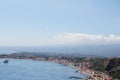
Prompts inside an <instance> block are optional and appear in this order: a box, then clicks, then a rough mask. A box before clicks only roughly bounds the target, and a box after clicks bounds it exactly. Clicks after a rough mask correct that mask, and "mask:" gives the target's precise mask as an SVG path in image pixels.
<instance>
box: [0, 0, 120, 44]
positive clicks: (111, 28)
mask: <svg viewBox="0 0 120 80" xmlns="http://www.w3.org/2000/svg"><path fill="white" fill-rule="evenodd" d="M119 4H120V1H119V0H1V1H0V46H48V45H49V46H50V45H78V44H79V45H81V44H82V45H85V44H93V45H94V44H111V43H113V44H114V43H120V5H119Z"/></svg>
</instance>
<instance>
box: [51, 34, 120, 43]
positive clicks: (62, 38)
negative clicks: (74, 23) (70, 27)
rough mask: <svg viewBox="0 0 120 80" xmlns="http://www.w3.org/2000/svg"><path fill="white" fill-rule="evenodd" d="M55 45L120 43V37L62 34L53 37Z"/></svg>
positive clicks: (112, 35) (111, 35)
mask: <svg viewBox="0 0 120 80" xmlns="http://www.w3.org/2000/svg"><path fill="white" fill-rule="evenodd" d="M53 39H54V40H55V41H56V42H57V43H63V44H105V43H120V36H117V35H114V34H110V35H106V36H105V35H92V34H84V33H68V32H66V33H62V34H58V35H56V36H54V37H53Z"/></svg>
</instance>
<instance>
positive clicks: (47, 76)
mask: <svg viewBox="0 0 120 80" xmlns="http://www.w3.org/2000/svg"><path fill="white" fill-rule="evenodd" d="M70 76H78V77H82V78H84V77H85V75H84V74H80V73H75V69H74V68H72V67H68V66H63V65H60V64H56V63H52V62H44V61H33V60H18V59H10V61H9V63H8V64H4V63H3V59H0V80H77V79H69V77H70Z"/></svg>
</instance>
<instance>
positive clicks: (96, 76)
mask: <svg viewBox="0 0 120 80" xmlns="http://www.w3.org/2000/svg"><path fill="white" fill-rule="evenodd" d="M0 59H6V58H0ZM7 59H19V60H20V58H7ZM23 59H24V60H35V61H48V62H55V63H58V64H63V65H65V66H71V67H75V68H76V72H80V73H82V74H85V75H86V78H85V79H83V80H116V79H113V78H112V77H110V76H109V75H107V74H105V73H103V72H98V71H94V70H90V69H88V68H87V67H86V66H78V65H76V64H75V63H73V62H70V61H68V60H64V59H63V60H62V59H61V60H59V59H57V58H49V59H48V60H46V59H44V58H23Z"/></svg>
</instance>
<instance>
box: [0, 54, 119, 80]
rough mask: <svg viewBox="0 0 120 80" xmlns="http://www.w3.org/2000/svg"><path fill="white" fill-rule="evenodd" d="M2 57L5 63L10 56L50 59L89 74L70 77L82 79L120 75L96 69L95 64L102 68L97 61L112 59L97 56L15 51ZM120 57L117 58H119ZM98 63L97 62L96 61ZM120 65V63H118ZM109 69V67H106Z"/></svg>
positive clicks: (114, 79) (110, 79)
mask: <svg viewBox="0 0 120 80" xmlns="http://www.w3.org/2000/svg"><path fill="white" fill-rule="evenodd" d="M0 58H4V59H6V60H5V61H6V62H5V61H4V63H7V62H8V60H7V59H9V58H12V59H28V60H29V59H30V60H37V61H50V62H56V63H59V64H62V65H65V66H72V67H76V72H81V73H83V74H86V75H87V78H86V79H82V78H79V77H76V76H70V77H69V78H70V79H71V78H76V79H82V80H119V79H118V78H119V76H118V77H114V76H111V75H110V74H109V73H107V71H104V72H103V71H100V70H95V69H94V68H96V67H95V66H97V67H98V69H99V68H101V67H102V66H100V65H97V64H94V63H95V62H96V61H102V60H104V61H105V60H110V59H106V58H102V59H97V58H96V57H92V58H91V57H72V56H61V55H36V54H28V53H14V54H1V55H0ZM118 59H119V61H120V58H117V60H118ZM96 63H97V62H96ZM118 66H119V67H120V64H119V65H118ZM106 69H107V68H106Z"/></svg>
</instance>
